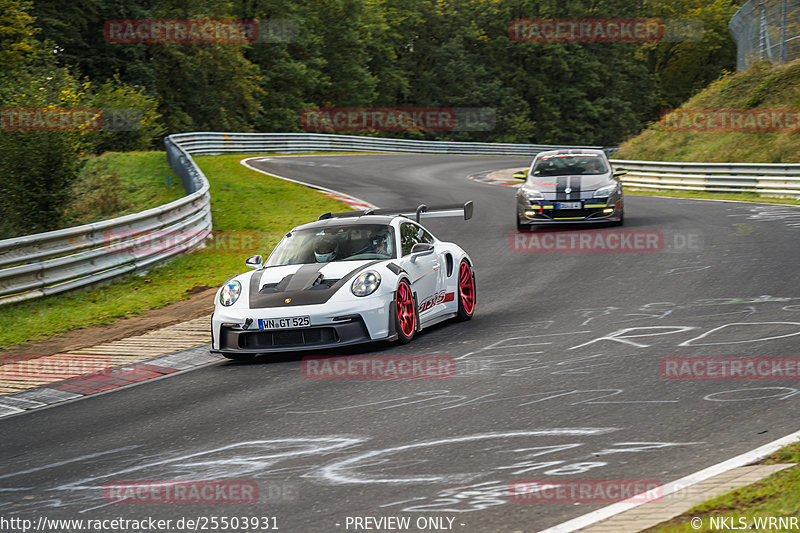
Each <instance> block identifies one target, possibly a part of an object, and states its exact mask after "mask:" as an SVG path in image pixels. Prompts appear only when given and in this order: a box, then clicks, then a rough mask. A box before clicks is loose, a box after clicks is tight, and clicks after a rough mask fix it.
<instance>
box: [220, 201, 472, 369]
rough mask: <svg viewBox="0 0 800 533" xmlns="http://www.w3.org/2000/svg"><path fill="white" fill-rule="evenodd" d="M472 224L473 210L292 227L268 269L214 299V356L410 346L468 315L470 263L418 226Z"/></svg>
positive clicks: (351, 216)
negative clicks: (426, 222) (447, 221)
mask: <svg viewBox="0 0 800 533" xmlns="http://www.w3.org/2000/svg"><path fill="white" fill-rule="evenodd" d="M439 216H463V217H464V219H465V220H468V219H469V218H471V216H472V202H467V203H466V204H459V205H457V206H453V205H448V206H438V207H436V206H432V207H426V206H424V205H422V206H419V207H418V208H417V209H416V210H409V212H407V213H403V212H398V211H396V210H395V211H392V210H386V209H370V210H365V211H353V212H349V213H338V214H330V213H326V214H325V215H322V216H321V217H320V218H319V220H317V221H315V222H311V223H309V224H304V225H302V226H298V227H296V228H294V229H293V230H292V231H290V232H289V233H287V234H286V236H285V237H284V238H283V239H282V240H281V241H280V242H279V243H278V245H277V246H276V247H275V249H274V250H273V251H272V253H271V254H270V255H269V257H268V258H267V259H266V261H264V260H263V258H262V256H260V255H256V256H253V257H250V258H248V259H247V261H246V264H247V265H248V266H250V267H251V268H252V269H253V271H251V272H247V273H244V274H239V275H237V276H234V277H233V278H231V279H229V280H228V281H227V282H225V284H224V285H223V286H222V287H221V288H220V289H219V290H218V291H217V294H216V298H215V309H214V314H213V316H212V349H211V351H212V352H215V353H221V354H222V355H224V356H226V357H228V358H230V359H250V358H252V357H254V356H256V355H258V354H266V353H272V352H285V351H296V350H309V349H320V348H334V347H340V346H347V345H352V344H358V343H366V342H373V341H381V340H386V341H398V342H401V343H406V342H410V341H411V340H412V339H413V338H414V336H415V335H416V333H417V332H418V331H419V330H421V329H422V328H424V327H427V326H430V325H433V324H436V323H438V322H441V321H443V320H447V319H450V318H457V319H460V320H469V319H470V318H472V315H473V313H474V312H475V304H476V291H475V288H476V285H475V274H474V271H473V267H472V260H471V259H470V257H469V255H468V254H467V253H466V252H465V251H464V250H462V249H461V248H460V247H459V246H457V245H456V244H453V243H448V242H442V241H440V240H438V239H437V238H436V237H434V236H433V235H431V233H430V232H428V230H426V229H425V228H424V227H423V226H422V225H421V224H420V223H419V221H420V219H422V218H427V217H439Z"/></svg>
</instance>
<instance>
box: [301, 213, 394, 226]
mask: <svg viewBox="0 0 800 533" xmlns="http://www.w3.org/2000/svg"><path fill="white" fill-rule="evenodd" d="M396 218H403V219H404V220H409V219H408V218H406V217H400V216H399V215H395V216H388V215H363V216H360V217H341V218H338V217H333V218H326V219H324V220H315V221H314V222H309V223H307V224H302V225H300V226H297V227H296V228H295V229H315V228H334V227H337V226H355V225H359V224H363V225H367V224H370V225H374V224H378V225H386V226H388V225H390V224H391V223H392V221H393V220H394V219H396Z"/></svg>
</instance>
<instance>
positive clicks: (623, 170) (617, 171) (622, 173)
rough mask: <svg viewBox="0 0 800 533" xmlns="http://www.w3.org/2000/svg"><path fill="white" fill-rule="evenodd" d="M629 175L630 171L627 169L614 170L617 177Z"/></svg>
mask: <svg viewBox="0 0 800 533" xmlns="http://www.w3.org/2000/svg"><path fill="white" fill-rule="evenodd" d="M627 173H628V169H627V168H618V169H616V170H614V175H615V176H624V175H625V174H627Z"/></svg>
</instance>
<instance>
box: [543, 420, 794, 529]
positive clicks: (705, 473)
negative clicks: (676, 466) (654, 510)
mask: <svg viewBox="0 0 800 533" xmlns="http://www.w3.org/2000/svg"><path fill="white" fill-rule="evenodd" d="M798 440H800V431H796V432H794V433H791V434H789V435H786V436H785V437H782V438H780V439H778V440H774V441H772V442H769V443H767V444H764V445H763V446H759V447H758V448H755V449H753V450H750V451H749V452H745V453H743V454H741V455H737V456H736V457H733V458H731V459H728V460H727V461H722V462H721V463H717V464H715V465H713V466H710V467H708V468H704V469H703V470H700V471H698V472H695V473H693V474H689V475H688V476H685V477H682V478H680V479H678V480H676V481H672V482H670V483H666V484H665V485H664V486H663V487H662V490H661V495H662V496H666V495H667V494H672V493H673V492H676V491H678V490H683V489H685V488H687V487H691V486H692V485H695V484H697V483H700V482H701V481H705V480H707V479H709V478H712V477H714V476H717V475H719V474H722V473H724V472H727V471H729V470H733V469H734V468H739V467H740V466H745V465H749V464H752V463H755V462H757V461H760V460H762V459H764V458H765V457H767V456H769V455H770V454H772V453H773V452H775V451H777V450H778V449H780V448H783V447H784V446H786V445H788V444H792V443H793V442H796V441H798ZM636 499H637V498H636V497H634V498H631V499H629V500H624V501H621V502H617V503H614V504H611V505H609V506H606V507H603V508H601V509H597V510H595V511H592V512H591V513H587V514H585V515H582V516H579V517H577V518H573V519H572V520H568V521H566V522H563V523H561V524H558V525H557V526H553V527H551V528H547V529H544V530H542V531H540V532H539V533H569V532H571V531H577V530H579V529H582V528H585V527H588V526H591V525H593V524H596V523H598V522H601V521H603V520H605V519H607V518H611V517H612V516H615V515H618V514H620V513H623V512H625V511H627V510H629V509H633V508H634V507H639V506H640V505H644V504H646V503H647V502H644V501H635V500H636ZM631 500H634V501H631ZM640 500H641V498H640Z"/></svg>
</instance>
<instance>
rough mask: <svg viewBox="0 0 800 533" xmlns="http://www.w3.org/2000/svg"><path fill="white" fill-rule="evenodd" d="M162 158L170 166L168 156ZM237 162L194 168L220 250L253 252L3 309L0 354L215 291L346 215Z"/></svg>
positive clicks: (205, 256)
mask: <svg viewBox="0 0 800 533" xmlns="http://www.w3.org/2000/svg"><path fill="white" fill-rule="evenodd" d="M126 155H128V154H126ZM129 155H130V160H129V161H128V163H129V164H130V165H131V166H136V160H137V158H141V159H142V160H143V161H144V163H143V164H147V162H148V161H150V162H153V163H156V161H155V158H156V157H157V155H154V154H152V153H139V154H129ZM160 156H161V157H163V158H164V159H165V160H166V158H165V156H164V155H163V153H161V154H160ZM240 159H242V156H241V155H222V156H201V157H197V158H196V161H197V163H198V165H199V166H200V168H201V169H202V170H203V172H204V173H205V175H206V177H207V178H208V180H209V182H210V184H211V213H212V217H213V220H214V229H215V231H216V230H221V231H222V232H223V235H222V238H217V239H215V240H216V242H217V243H229V242H231V241H230V239H229V237H231V236H232V237H237V236H242V235H243V236H244V237H245V238H251V239H253V240H254V241H255V243H256V245H255V246H247V247H236V249H235V250H232V251H231V250H230V249H228V250H223V251H220V248H219V246H218V245H216V244H212V245H211V246H209V247H207V248H206V249H205V250H202V251H198V252H194V253H190V254H184V255H181V256H179V257H177V258H175V259H173V260H172V261H170V262H168V263H166V264H164V265H162V266H159V267H156V268H154V269H152V270H150V271H149V272H147V273H146V274H145V275H131V276H127V277H125V278H122V279H120V280H118V281H115V282H113V283H111V284H108V285H105V286H100V287H93V288H87V289H80V290H76V291H72V292H68V293H65V294H60V295H55V296H52V297H46V298H41V299H37V300H31V301H28V302H20V303H17V304H9V305H4V306H0V322H1V323H2V324H3V325H4V327H3V328H2V330H0V346H3V347H5V348H7V347H9V346H11V345H15V344H22V343H25V342H28V341H32V340H36V339H41V338H44V337H48V336H52V335H57V334H60V333H64V332H66V331H68V330H71V329H77V328H83V327H87V326H91V325H95V324H107V323H110V322H113V321H115V320H117V319H119V318H122V317H126V316H132V315H136V314H138V313H141V312H142V311H145V310H148V309H154V308H158V307H162V306H164V305H166V304H168V303H170V302H174V301H177V300H181V299H185V298H187V297H188V295H187V291H188V290H189V289H191V288H193V287H196V286H212V287H215V286H218V285H220V284H222V282H224V281H225V280H226V279H228V278H230V277H231V276H233V275H235V274H237V273H239V272H242V271H244V270H246V267H245V266H244V259H245V258H246V257H248V256H250V255H253V254H256V253H262V254H267V253H269V251H270V250H271V249H272V247H273V246H274V245H275V244H276V243H277V242H278V240H279V239H280V238H281V236H282V235H283V234H284V233H285V232H286V231H288V230H289V229H291V228H292V227H294V226H296V225H298V224H301V223H304V222H308V221H309V220H313V219H315V218H316V217H317V216H319V214H320V213H324V212H326V211H347V210H348V209H349V208H348V207H347V206H346V205H344V204H342V203H341V202H339V201H338V200H334V199H332V198H330V197H328V196H325V195H324V194H322V193H320V192H318V191H314V190H312V189H309V188H307V187H303V186H301V185H297V184H295V183H290V182H286V181H283V180H279V179H277V178H273V177H270V176H266V175H264V174H262V173H259V172H255V171H253V170H250V169H248V168H246V167H244V166H243V165H241V164H239V160H240ZM120 174H122V172H121V171H120ZM237 231H243V232H244V233H235V232H237ZM225 232H234V233H225ZM212 242H214V241H212ZM212 309H213V302H211V301H209V302H208V311H209V313H210V312H211V311H212Z"/></svg>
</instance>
